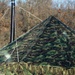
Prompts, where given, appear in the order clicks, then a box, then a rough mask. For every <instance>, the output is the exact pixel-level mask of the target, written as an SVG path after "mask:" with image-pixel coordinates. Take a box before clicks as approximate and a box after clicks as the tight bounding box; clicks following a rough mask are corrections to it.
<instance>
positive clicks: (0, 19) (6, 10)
mask: <svg viewBox="0 0 75 75" xmlns="http://www.w3.org/2000/svg"><path fill="white" fill-rule="evenodd" d="M9 9H10V8H7V10H6V11H5V13H4V14H3V16H2V17H1V19H0V21H1V20H2V19H3V18H4V17H5V15H6V14H7V12H8V10H9Z"/></svg>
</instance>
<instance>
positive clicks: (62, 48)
mask: <svg viewBox="0 0 75 75" xmlns="http://www.w3.org/2000/svg"><path fill="white" fill-rule="evenodd" d="M17 50H18V51H19V60H20V62H22V61H24V62H31V63H33V64H38V65H40V64H43V63H46V64H49V65H53V66H62V67H66V68H71V67H74V66H75V31H74V30H72V29H71V28H70V27H68V26H66V25H64V24H63V23H62V22H60V21H59V20H57V19H56V18H55V17H53V16H51V17H49V18H48V19H46V20H45V21H43V22H42V23H41V24H39V25H37V26H35V27H34V28H32V29H31V30H30V31H28V32H27V33H26V34H24V35H22V36H21V37H20V38H18V39H17V45H16V40H15V41H14V42H13V43H11V44H9V45H7V46H6V47H4V48H2V49H1V50H0V60H1V62H5V61H6V62H10V61H11V62H17ZM11 53H13V54H12V55H11V58H10V59H8V60H5V54H11Z"/></svg>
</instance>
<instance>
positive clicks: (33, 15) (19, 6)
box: [18, 6, 43, 21]
mask: <svg viewBox="0 0 75 75" xmlns="http://www.w3.org/2000/svg"><path fill="white" fill-rule="evenodd" d="M18 7H19V8H20V9H22V10H23V11H25V12H27V13H29V14H30V15H32V16H33V17H35V18H36V19H38V20H39V21H43V20H42V19H40V18H38V17H37V16H35V15H34V14H32V13H31V12H29V11H27V10H26V9H24V8H22V7H20V6H18Z"/></svg>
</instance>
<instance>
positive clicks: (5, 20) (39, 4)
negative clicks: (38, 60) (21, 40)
mask: <svg viewBox="0 0 75 75" xmlns="http://www.w3.org/2000/svg"><path fill="white" fill-rule="evenodd" d="M19 7H22V8H24V9H25V10H27V11H29V12H31V13H32V14H34V15H35V16H37V17H39V18H40V19H42V20H44V19H46V18H47V17H49V16H50V15H53V16H55V17H56V18H58V19H59V20H61V21H62V22H63V23H65V24H66V25H68V26H70V27H72V28H73V29H75V1H71V0H66V2H64V3H61V4H59V3H58V2H57V3H53V1H52V0H25V2H24V1H21V0H18V1H17V5H16V14H15V15H16V38H17V37H19V36H20V35H22V34H23V33H26V32H27V31H28V30H30V29H31V28H32V27H33V26H34V25H37V24H39V23H40V21H39V20H38V19H36V18H34V17H33V16H31V15H30V14H29V13H27V12H25V11H23V10H22V9H19ZM10 8H11V7H10V2H9V1H8V0H0V48H1V47H3V46H5V45H7V44H8V43H9V35H10V22H11V19H10V18H11V17H10V16H11V9H10ZM5 13H6V14H5ZM4 14H5V15H4Z"/></svg>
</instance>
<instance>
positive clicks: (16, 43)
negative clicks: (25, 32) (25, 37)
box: [15, 21, 20, 62]
mask: <svg viewBox="0 0 75 75" xmlns="http://www.w3.org/2000/svg"><path fill="white" fill-rule="evenodd" d="M16 27H17V26H16V21H15V37H17V35H16V34H17V33H16V32H17V30H16ZM17 46H18V43H17V40H16V50H17V62H19V61H20V60H19V51H18V48H17Z"/></svg>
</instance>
